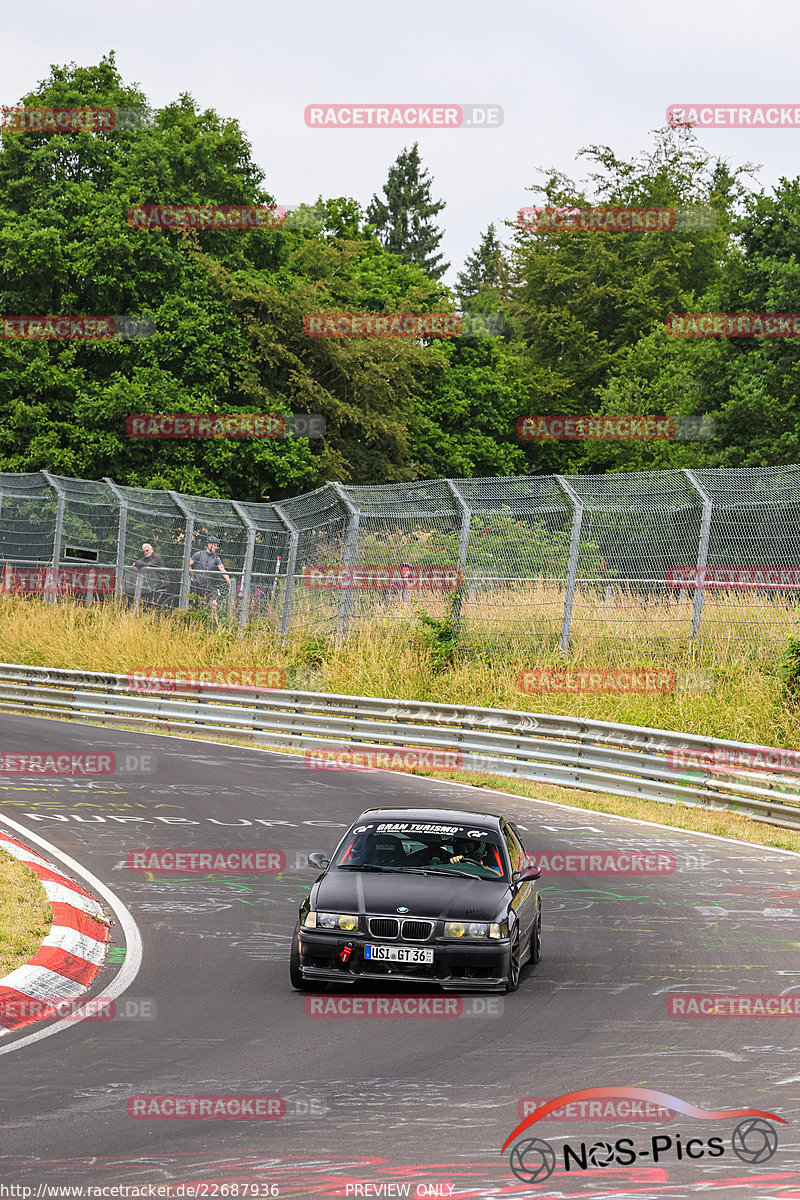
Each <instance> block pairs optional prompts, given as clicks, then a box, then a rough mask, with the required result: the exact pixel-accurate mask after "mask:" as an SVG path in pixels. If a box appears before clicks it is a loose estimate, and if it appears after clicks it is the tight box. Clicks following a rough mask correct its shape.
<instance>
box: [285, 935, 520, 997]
mask: <svg viewBox="0 0 800 1200" xmlns="http://www.w3.org/2000/svg"><path fill="white" fill-rule="evenodd" d="M298 937H299V940H300V969H301V971H302V973H303V978H304V979H306V980H308V981H309V983H311V982H318V983H338V984H340V985H343V986H347V985H352V984H356V983H403V984H409V983H410V984H423V983H424V984H432V985H433V986H435V987H440V988H442V989H443V990H444V991H448V992H493V991H497V992H502V991H505V986H506V978H507V976H508V966H509V959H510V951H511V943H510V941H509V939H508V938H504V939H501V940H493V941H492V942H491V943H490V944H487V943H480V942H469V943H459V942H455V943H454V942H452V941H445V940H444V939H436V938H433V939H432V940H431V941H429V942H425V943H414V945H424V946H425V948H426V949H431V950H433V962H432V963H389V962H373V961H371V960H370V959H365V958H364V946H365V944H366V942H367V941H368V940H369V941H371V943H372V944H373V945H375V944H382V943H381V942H380V941H377V942H376V941H375V939H367V938H365V937H364V936H363V935H360V936H359V935H356V936H353V935H348V934H338V933H319V932H318V931H317V930H314V929H304V928H301V929H300V930H299V931H298ZM387 944H389V945H396V944H397V943H394V942H391V943H387ZM411 944H412V943H403V945H411ZM346 946H349V947H351V952H350V956H349V958H348V961H347V962H346V963H345V962H343V961H342V959H341V957H340V955H341V952H342V950H343V949H344V948H345V947H346Z"/></svg>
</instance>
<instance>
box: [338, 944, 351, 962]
mask: <svg viewBox="0 0 800 1200" xmlns="http://www.w3.org/2000/svg"><path fill="white" fill-rule="evenodd" d="M352 953H353V946H352V943H351V942H348V943H347V945H346V946H342V948H341V950H340V951H339V958H340V959H341V960H342V965H343V966H345V967H346V966H347V964H348V963H349V961H350V955H351V954H352Z"/></svg>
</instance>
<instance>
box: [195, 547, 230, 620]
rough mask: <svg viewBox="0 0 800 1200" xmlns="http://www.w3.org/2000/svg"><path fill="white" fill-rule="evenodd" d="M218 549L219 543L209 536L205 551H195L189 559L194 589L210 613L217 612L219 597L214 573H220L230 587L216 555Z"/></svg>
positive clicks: (221, 562)
mask: <svg viewBox="0 0 800 1200" xmlns="http://www.w3.org/2000/svg"><path fill="white" fill-rule="evenodd" d="M218 549H219V541H218V539H217V538H215V537H211V536H209V538H208V541H207V542H206V549H205V550H197V551H196V552H195V553H194V554H193V555H192V557H191V558H190V559H189V569H190V570H191V572H192V579H193V582H194V588H195V591H196V593H197V595H198V596H201V597H202V598H203V601H204V603H206V604H209V602H210V607H211V611H212V612H216V611H217V597H218V595H219V587H218V586H217V583H216V577H215V575H214V572H215V571H221V572H222V574H223V576H224V578H225V582H226V583H227V584H228V586H230V582H231V581H230V576H229V575H228V573H227V571H226V570H225V565H224V563H223V561H222V559H221V558H220V556H219V554H218V553H217V551H218Z"/></svg>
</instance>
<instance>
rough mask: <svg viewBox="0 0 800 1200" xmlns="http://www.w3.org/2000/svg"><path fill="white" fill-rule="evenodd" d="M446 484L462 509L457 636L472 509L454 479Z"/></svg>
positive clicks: (455, 608)
mask: <svg viewBox="0 0 800 1200" xmlns="http://www.w3.org/2000/svg"><path fill="white" fill-rule="evenodd" d="M445 483H446V484H447V486H448V487H449V489H450V491H451V493H452V495H453V499H454V500H455V502H456V504H457V505H458V507H459V508H460V509H461V530H460V532H459V535H458V584H457V590H456V594H455V596H454V597H453V633H454V634H456V633H458V630H459V626H460V624H461V601H462V599H463V596H464V572H465V568H466V565H467V556H468V554H469V530H470V525H471V523H472V509H471V508H470V506H469V503H468V501H467V498H466V496H465V495H464V493H463V492H462V491H461V488H460V487H459V486H458V484H456V483H453V480H452V479H445Z"/></svg>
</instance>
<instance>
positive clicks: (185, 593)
mask: <svg viewBox="0 0 800 1200" xmlns="http://www.w3.org/2000/svg"><path fill="white" fill-rule="evenodd" d="M167 495H168V496H169V498H170V499H171V500H172V503H173V504H174V505H175V507H176V508H177V509H179V510H180V512H181V513H182V514H183V517H184V519H185V521H186V532H185V534H184V544H183V565H182V567H181V588H180V594H179V596H178V608H188V607H189V559H190V558H191V557H192V541H193V539H194V513H193V512H192V510H191V509H190V508H189V506H188V504H184V502H183V500H181V498H180V496H179V495H178V493H177V492H167Z"/></svg>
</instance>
